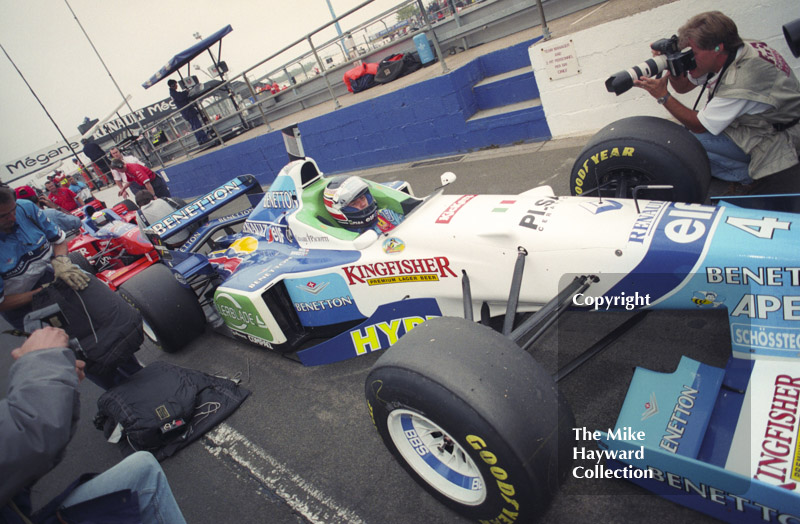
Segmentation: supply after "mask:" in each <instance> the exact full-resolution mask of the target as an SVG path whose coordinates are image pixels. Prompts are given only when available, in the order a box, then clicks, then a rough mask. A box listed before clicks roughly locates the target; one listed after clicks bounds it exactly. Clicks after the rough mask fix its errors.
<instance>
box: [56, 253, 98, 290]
mask: <svg viewBox="0 0 800 524" xmlns="http://www.w3.org/2000/svg"><path fill="white" fill-rule="evenodd" d="M52 262H53V270H54V271H55V272H56V278H59V279H61V280H63V281H64V282H66V284H67V285H68V286H69V287H71V288H72V289H74V290H75V291H80V290H82V289H86V286H88V285H89V275H87V274H86V273H84V272H83V271H82V270H81V269H80V268H79V267H78V266H76V265H75V264H73V263H72V262H71V261H70V259H69V257H67V256H65V255H60V256H57V257H55V258H53V261H52Z"/></svg>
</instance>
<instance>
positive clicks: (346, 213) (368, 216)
mask: <svg viewBox="0 0 800 524" xmlns="http://www.w3.org/2000/svg"><path fill="white" fill-rule="evenodd" d="M322 198H323V200H324V202H325V208H326V209H327V210H328V213H329V214H330V215H331V217H333V219H334V220H336V221H337V222H338V223H339V224H341V225H342V226H344V227H345V228H347V229H349V230H351V231H366V230H367V229H373V230H374V231H375V232H376V233H378V234H381V233H387V232H389V231H391V230H392V229H394V228H395V227H397V226H398V225H399V224H400V222H402V221H403V219H404V218H405V215H403V214H401V213H396V212H394V211H392V210H391V209H386V208H384V209H378V203H377V202H376V201H375V198H373V196H372V193H371V192H370V190H369V186H368V185H367V183H366V182H364V180H363V179H361V178H360V177H357V176H342V177H336V178H334V179H333V180H331V181H330V182H329V183H328V186H327V187H326V188H325V191H324V193H323V195H322Z"/></svg>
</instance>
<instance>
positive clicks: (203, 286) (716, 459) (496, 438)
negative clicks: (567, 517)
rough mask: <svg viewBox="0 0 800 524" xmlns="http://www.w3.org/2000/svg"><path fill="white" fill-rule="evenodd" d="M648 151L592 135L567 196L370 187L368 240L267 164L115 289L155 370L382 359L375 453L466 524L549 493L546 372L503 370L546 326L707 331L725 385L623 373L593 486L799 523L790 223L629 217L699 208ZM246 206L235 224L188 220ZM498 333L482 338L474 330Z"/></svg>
mask: <svg viewBox="0 0 800 524" xmlns="http://www.w3.org/2000/svg"><path fill="white" fill-rule="evenodd" d="M639 123H641V122H639ZM634 127H635V126H634ZM623 129H626V128H625V127H624V126H623ZM627 129H628V130H630V127H628V128H627ZM669 133H673V134H672V135H670V136H669V137H668V138H667V139H665V140H664V141H663V142H661V144H660V145H656V146H653V145H652V144H653V143H654V142H655V143H658V140H656V139H654V138H653V137H652V136H648V134H647V133H642V134H641V136H638V137H636V138H631V136H630V133H629V132H628V131H626V132H624V133H617V134H614V133H611V134H609V133H608V132H606V133H605V134H603V132H601V133H600V134H599V138H598V139H596V140H594V141H593V143H590V145H589V146H587V147H588V149H589V150H588V151H587V152H586V154H584V155H583V157H582V159H579V161H578V162H577V163H576V168H575V169H574V173H573V182H574V186H575V187H574V188H573V192H574V193H583V194H584V196H571V197H559V196H556V195H554V194H553V192H552V190H551V189H550V188H549V187H546V186H542V187H537V188H535V189H531V190H529V191H526V192H524V193H521V194H517V195H473V194H468V195H449V194H444V191H443V189H439V190H437V191H435V192H434V193H432V194H431V195H429V196H427V197H425V198H417V197H415V196H413V194H412V193H411V192H410V189H409V188H408V186H407V185H406V184H403V183H397V184H388V185H384V184H377V183H373V182H369V184H370V188H371V191H372V193H373V196H374V197H375V199H376V201H377V202H378V204H379V205H380V206H381V207H386V208H389V209H392V210H393V211H395V212H396V213H398V214H402V215H404V220H403V221H402V223H400V224H399V225H398V226H397V227H396V228H394V229H393V230H391V231H389V232H388V233H385V234H378V233H376V232H374V231H372V230H369V231H366V232H363V233H358V232H354V231H350V230H346V229H343V228H342V227H340V226H338V225H337V224H336V223H335V222H334V221H333V220H331V219H330V217H329V216H328V215H327V212H326V209H325V206H324V204H323V201H322V193H323V190H324V188H325V187H326V185H327V182H328V179H326V178H325V177H323V176H322V174H321V173H320V171H319V169H318V168H317V166H316V164H315V162H314V161H313V160H310V159H305V160H298V161H295V162H292V163H290V164H288V165H287V166H286V167H285V168H284V169H283V170H282V171H281V172H280V174H279V175H278V176H277V177H276V179H275V181H274V183H273V184H272V185H271V186H270V187H269V190H268V191H267V192H265V193H263V195H261V194H258V195H256V193H258V188H257V184H256V183H255V180H254V179H253V178H252V177H238V178H236V179H234V180H232V181H231V182H229V183H227V184H224V185H222V186H220V187H219V188H218V189H216V190H214V191H212V192H210V193H208V194H207V195H204V196H203V197H201V198H199V199H197V200H195V201H193V202H192V203H190V204H188V205H187V206H185V207H184V208H182V209H181V210H179V211H176V212H175V213H173V214H171V215H169V216H167V217H165V218H163V219H162V220H160V221H159V222H157V223H154V224H151V225H150V227H149V230H148V236H149V237H150V238H151V239H152V240H153V242H154V243H155V244H157V245H159V246H160V247H161V251H162V254H163V255H164V258H165V259H166V262H167V264H168V266H169V268H168V267H167V265H158V266H153V267H152V268H148V269H147V270H146V271H144V272H142V273H141V274H140V275H137V276H136V277H134V278H133V279H131V280H130V281H128V282H126V283H125V284H123V286H122V287H121V288H120V291H121V293H122V294H123V295H124V296H125V297H126V298H127V299H128V300H129V301H130V302H131V303H132V304H134V306H135V307H137V308H139V309H140V311H141V312H142V314H143V317H144V319H145V321H146V324H147V328H146V331H147V333H148V335H149V336H150V337H151V338H152V339H153V340H154V341H156V342H157V343H159V344H160V345H161V346H162V347H163V348H164V349H166V350H177V349H179V348H180V346H182V345H183V344H185V343H187V342H188V341H189V340H190V339H191V338H192V337H194V336H196V335H197V334H199V333H200V332H202V330H203V328H204V325H205V323H206V321H210V322H212V323H214V324H217V325H220V324H222V323H223V322H224V325H225V326H224V327H223V328H221V329H225V330H227V331H229V332H230V333H231V334H233V335H234V336H236V337H239V338H242V339H245V340H248V341H250V342H252V343H254V344H257V345H259V346H263V347H265V348H269V349H272V350H275V351H279V352H283V353H291V354H294V355H296V358H297V359H298V360H299V361H301V362H302V363H303V364H305V365H318V364H325V363H330V362H336V361H340V360H344V359H347V358H352V357H356V356H359V355H365V354H369V353H372V352H375V351H378V350H383V349H387V348H389V347H390V346H394V347H393V348H392V349H391V350H390V351H388V352H386V353H385V354H384V355H383V356H382V357H381V358H380V359H379V360H378V361H377V362H376V364H375V366H374V367H373V369H372V371H371V372H370V374H369V376H368V378H367V381H366V395H367V404H368V407H369V411H370V415H371V416H372V419H373V421H374V423H375V425H376V427H377V429H378V432H379V433H380V435H381V437H382V438H383V440H384V442H385V444H386V445H387V447H388V448H389V449H390V451H391V452H392V453H393V454H394V455H395V456H396V457H397V458H398V460H399V461H400V462H401V463H402V464H403V465H404V467H406V469H407V470H408V471H409V473H410V474H411V475H412V476H413V477H415V479H417V480H418V481H419V482H420V483H421V484H422V485H423V486H424V487H425V488H426V489H427V490H428V491H429V492H430V493H432V494H433V495H434V496H436V497H437V498H439V499H440V500H441V501H442V502H444V503H445V504H447V505H449V506H450V507H452V508H453V509H454V510H456V511H457V512H459V513H461V514H463V515H465V516H468V517H470V518H473V519H476V520H479V521H482V522H527V521H531V520H535V519H536V518H537V517H538V516H539V515H541V514H542V512H543V511H544V509H545V508H546V507H547V505H548V503H549V501H550V499H551V498H552V496H553V493H554V492H555V490H556V489H557V488H558V485H559V483H560V481H561V480H563V478H564V477H565V475H567V474H568V473H569V471H570V464H571V462H572V459H573V455H574V445H573V444H574V439H573V438H572V432H573V429H574V427H575V422H574V418H573V416H572V414H571V410H570V408H569V406H568V405H567V404H566V403H565V402H564V401H563V399H562V398H561V397H559V395H558V392H557V387H556V382H557V380H558V379H559V378H560V376H561V373H559V374H558V375H557V376H556V377H551V376H550V374H548V373H545V372H544V371H543V369H542V367H541V366H540V365H538V364H537V363H536V362H535V360H534V359H533V358H532V357H531V356H530V355H529V354H528V353H527V352H526V351H524V348H526V347H528V346H529V345H530V342H531V341H532V340H534V339H536V338H537V337H538V336H539V335H540V334H541V333H542V332H543V331H544V330H545V329H547V327H548V326H550V325H551V324H552V323H553V322H554V320H555V319H556V318H558V316H559V315H560V314H561V312H563V311H565V310H567V309H572V310H576V309H577V310H587V311H592V310H595V309H622V310H626V309H627V310H641V311H649V310H655V309H690V310H691V309H697V308H715V309H725V310H727V316H728V319H729V323H730V337H731V358H730V363H729V364H728V366H727V368H725V369H719V368H713V367H710V366H707V365H704V364H702V363H700V362H695V361H691V360H685V361H683V362H682V363H681V365H680V367H679V369H678V370H676V372H675V373H674V374H672V375H663V374H658V373H652V372H648V371H646V370H638V371H637V372H636V374H635V376H634V378H633V381H632V384H631V387H630V390H629V392H628V395H627V398H626V400H625V403H624V406H623V408H622V410H621V412H620V415H619V419H618V422H617V426H616V428H613V429H611V428H609V430H608V431H606V432H603V434H602V435H597V438H598V440H599V444H600V447H601V449H602V450H604V451H605V452H606V454H605V455H604V456H605V457H606V459H607V460H606V462H605V466H604V467H605V468H606V469H607V471H610V472H611V473H610V475H611V476H622V475H621V474H615V473H614V471H621V472H626V471H627V472H628V474H626V475H625V478H630V479H631V480H633V481H634V482H637V483H640V484H641V485H643V486H645V487H647V488H648V489H651V490H653V491H655V492H657V493H658V494H660V495H662V496H664V497H668V498H673V499H674V500H676V501H677V502H679V503H681V504H685V505H689V506H691V507H695V508H697V509H698V510H700V511H704V512H706V513H709V514H711V515H714V516H717V517H719V518H722V519H724V520H731V521H750V520H752V521H774V522H795V521H800V439H798V431H799V429H800V422H799V421H798V420H799V418H800V409H798V403H799V402H800V400H799V399H800V360H799V359H800V216H798V215H796V214H792V213H786V212H780V211H765V210H757V209H749V208H747V207H741V206H734V205H730V204H728V203H724V202H723V203H721V204H720V205H717V206H706V205H701V204H697V203H679V202H666V201H659V200H645V199H642V198H639V197H640V196H641V195H642V194H646V193H647V191H664V190H665V187H664V186H665V184H666V185H669V186H671V187H672V190H674V191H675V192H676V193H677V194H678V196H677V198H678V199H681V200H697V199H698V195H699V194H700V193H703V191H704V189H706V188H707V187H708V182H707V173H706V175H705V176H706V179H705V180H704V179H703V173H702V169H699V168H698V169H695V172H694V173H692V174H691V179H692V181H690V182H689V183H688V184H687V185H685V186H682V185H681V184H682V181H681V179H680V177H679V176H677V175H674V174H672V171H674V168H673V169H672V170H670V169H669V168H670V166H667V167H666V168H665V167H664V166H663V165H662V166H661V169H662V171H665V172H668V173H670V176H671V177H672V178H668V180H664V177H660V176H656V175H658V173H656V175H654V174H653V173H654V171H653V170H652V169H651V168H649V167H647V166H650V165H651V164H652V163H653V159H652V152H653V148H654V147H655V149H656V150H657V153H658V155H661V156H663V157H664V158H667V159H668V158H669V154H670V150H671V149H673V147H674V146H673V145H671V144H674V141H675V137H676V136H679V137H680V140H683V141H686V142H691V141H690V140H688V139H685V137H684V136H683V135H682V134H681V133H682V132H677V131H669ZM669 133H668V134H669ZM654 134H656V135H657V134H658V133H654ZM689 147H694V145H690V146H689ZM648 151H649V153H648ZM648 155H649V156H648ZM658 155H656V156H658ZM665 155H666V156H665ZM677 155H678V156H679V157H681V158H686V154H685V151H679V152H677ZM692 158H694V157H692ZM614 161H617V164H613V162H614ZM619 162H622V164H620V163H619ZM673 165H674V164H673ZM609 166H615V167H609ZM642 166H645V167H642ZM590 167H594V169H593V170H592V169H589V168H590ZM679 167H680V166H679ZM581 172H582V175H581ZM453 179H454V176H453V175H452V174H445V175H443V177H442V184H443V186H445V185H447V184H448V183H449V182H451V181H452V180H453ZM578 180H580V182H578ZM603 188H611V189H612V190H613V191H614V194H613V195H612V196H608V195H607V194H604V192H603ZM592 189H594V191H592ZM598 189H599V191H598ZM631 192H632V193H633V194H634V195H635V196H636V197H637V198H634V199H631V198H627V197H628V196H630V194H631ZM598 193H600V194H599V195H598ZM246 194H247V195H250V196H253V197H254V198H253V202H252V207H248V209H245V210H243V211H237V212H236V213H233V214H228V215H225V216H222V217H219V218H211V219H209V217H210V216H211V215H212V213H213V212H215V211H217V210H218V209H219V208H220V207H221V206H222V205H223V204H226V203H229V202H231V201H232V200H235V199H236V198H238V197H239V196H242V195H246ZM703 194H704V193H703ZM592 195H594V196H592ZM256 200H257V201H256ZM234 226H235V227H236V230H237V231H236V232H234V231H233V229H231V228H232V227H234ZM184 229H192V230H193V234H192V236H191V237H190V238H189V240H187V241H186V242H185V243H183V244H182V245H181V246H177V247H173V248H172V249H168V248H167V247H166V245H167V244H169V239H170V237H173V236H174V235H175V234H176V233H177V232H179V231H182V230H184ZM218 235H221V236H218ZM209 246H210V247H209ZM173 277H174V278H173ZM164 296H170V300H164ZM474 311H478V314H477V315H475V314H473V312H474ZM440 317H442V318H440ZM474 317H478V319H479V320H480V322H476V321H474V320H473V318H474ZM498 319H499V321H498V322H499V324H502V327H501V328H499V332H498V331H495V330H492V329H490V328H489V327H487V325H491V324H498V322H494V321H497V320H498ZM496 327H499V325H496ZM412 330H413V331H412ZM634 470H635V471H637V472H639V473H638V474H634V473H631V472H633V471H634ZM604 474H605V473H604ZM637 475H638V476H637Z"/></svg>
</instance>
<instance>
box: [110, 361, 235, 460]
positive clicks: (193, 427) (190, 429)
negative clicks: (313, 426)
mask: <svg viewBox="0 0 800 524" xmlns="http://www.w3.org/2000/svg"><path fill="white" fill-rule="evenodd" d="M248 395H250V391H248V390H247V389H244V388H242V387H239V386H238V385H237V384H236V383H235V382H233V381H231V380H229V379H226V378H220V377H215V376H211V375H208V374H206V373H202V372H200V371H196V370H193V369H187V368H182V367H179V366H175V365H173V364H170V363H168V362H163V361H158V362H154V363H152V364H150V365H149V366H147V367H145V368H144V369H142V370H141V371H139V372H138V373H136V374H134V375H133V376H132V377H131V378H130V379H129V380H128V381H127V382H125V383H123V384H120V385H118V386H115V387H113V388H111V389H109V390H108V391H106V392H105V393H103V394H102V395H101V396H100V398H99V399H98V400H97V409H98V411H97V415H96V416H95V419H94V424H95V427H96V428H97V429H100V430H102V431H103V434H104V435H105V437H106V438H110V437H112V435H114V431H115V429H116V428H117V425H118V424H119V425H120V426H121V430H122V433H121V434H118V435H116V436H115V437H116V438H115V439H114V440H116V439H117V438H118V439H119V440H118V442H119V444H120V447H121V450H122V452H123V454H126V455H127V454H130V453H133V452H134V451H141V450H144V451H150V452H151V453H152V454H153V455H154V456H155V457H156V459H158V460H163V459H165V458H167V457H170V456H172V455H173V454H174V453H175V452H177V451H178V450H179V449H181V448H183V447H184V446H186V445H188V444H189V443H191V442H194V441H195V440H197V439H198V438H200V437H201V436H202V435H203V434H204V433H205V432H206V431H208V430H210V429H211V428H213V427H214V426H215V425H217V424H219V423H220V422H222V421H223V420H225V418H227V417H228V415H230V414H231V413H233V412H234V411H236V409H237V408H238V407H239V405H240V404H241V403H242V402H244V400H245V399H246V398H247V397H248Z"/></svg>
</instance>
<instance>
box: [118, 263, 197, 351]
mask: <svg viewBox="0 0 800 524" xmlns="http://www.w3.org/2000/svg"><path fill="white" fill-rule="evenodd" d="M119 294H120V295H122V297H123V298H124V299H125V300H127V301H128V303H129V304H131V305H132V306H133V307H134V308H136V309H137V310H138V311H139V312H140V313H141V314H142V319H143V320H144V333H145V335H147V338H149V339H150V340H151V341H152V342H153V343H154V344H155V345H157V346H159V347H160V348H161V349H163V350H164V351H166V352H167V353H173V352H175V351H178V350H179V349H181V348H182V347H184V346H185V345H187V344H188V343H189V342H191V341H192V340H194V339H195V338H196V337H197V336H199V335H200V334H202V333H203V331H204V330H205V324H206V319H205V315H204V314H203V309H202V308H201V307H200V304H199V302H198V301H197V297H196V296H195V294H194V292H193V291H192V290H191V289H187V288H185V287H183V286H181V285H180V284H179V283H178V281H177V280H175V277H173V275H172V271H170V269H169V268H168V267H167V266H164V265H162V264H155V265H152V266H150V267H148V268H147V269H145V270H144V271H142V272H141V273H139V274H138V275H136V276H134V277H133V278H131V279H130V280H128V281H127V282H125V283H123V284H122V286H120V288H119Z"/></svg>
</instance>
